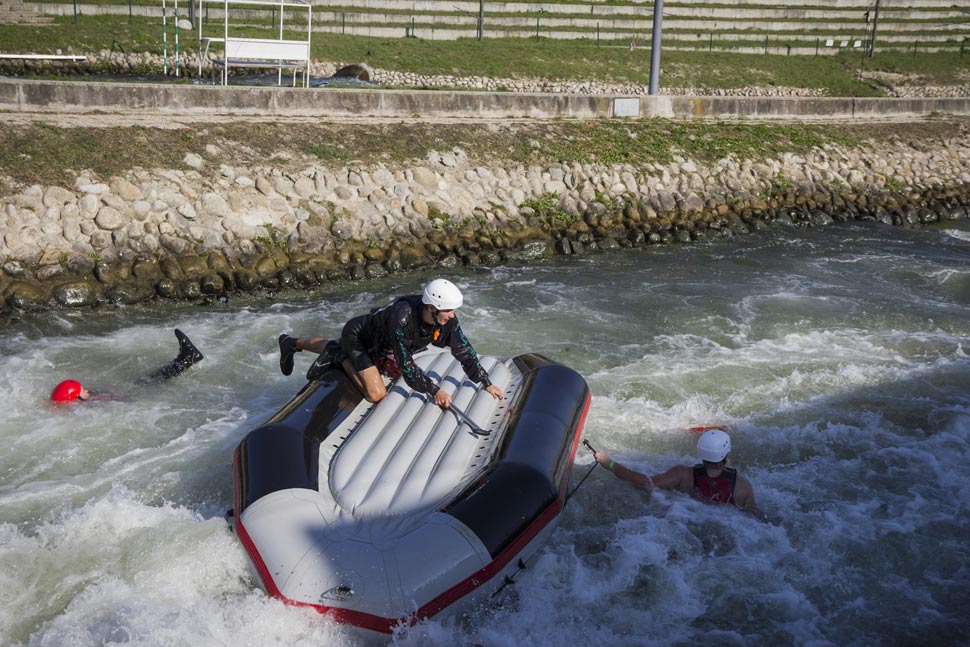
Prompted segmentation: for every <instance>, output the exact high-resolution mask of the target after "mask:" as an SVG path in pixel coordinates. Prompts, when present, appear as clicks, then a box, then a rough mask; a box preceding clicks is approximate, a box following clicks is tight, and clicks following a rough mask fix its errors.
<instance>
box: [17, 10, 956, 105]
mask: <svg viewBox="0 0 970 647" xmlns="http://www.w3.org/2000/svg"><path fill="white" fill-rule="evenodd" d="M269 31H270V30H269V29H268V28H266V27H262V28H260V27H249V28H242V29H241V30H240V32H239V33H240V34H241V35H246V36H250V37H274V36H273V35H272V34H270V33H269ZM293 36H294V37H296V36H297V34H296V33H294V34H293ZM194 44H195V41H193V38H192V33H191V32H183V33H182V45H183V47H187V48H191V47H192V46H194ZM628 45H629V43H627V42H624V43H609V42H605V41H604V42H601V43H599V44H597V42H596V41H595V40H593V39H589V40H574V41H564V40H550V39H539V40H535V39H486V40H484V41H481V42H479V41H477V40H475V39H474V38H467V39H459V40H457V41H430V40H422V39H419V38H370V37H367V36H351V35H342V34H315V35H314V38H313V53H312V55H313V58H314V59H315V60H319V61H332V62H335V63H367V64H368V65H371V66H373V67H376V68H382V69H387V70H394V71H399V72H411V73H415V74H422V75H455V76H487V77H493V78H510V79H516V78H521V79H548V80H569V81H589V80H598V81H603V82H612V83H636V84H641V85H645V84H647V82H648V80H649V67H650V51H649V47H648V46H647V43H641V46H639V47H637V48H636V49H634V50H633V51H630V49H629V46H628ZM172 46H173V44H172V42H171V38H170V41H169V48H170V49H169V51H170V52H171V51H172V50H171V48H172ZM57 50H61V51H62V52H64V53H93V52H97V51H100V50H115V51H125V52H152V53H155V54H160V53H161V52H162V44H161V25H160V24H159V20H158V19H157V18H141V17H134V18H132V19H131V20H130V21H129V19H128V17H127V16H97V17H96V16H83V15H82V16H80V17H79V18H78V22H77V24H75V23H74V21H73V19H72V18H71V17H59V18H57V19H56V20H55V22H54V23H53V24H50V25H4V26H3V29H0V51H4V52H16V53H55V52H56V51H57ZM872 71H876V72H888V73H893V74H904V75H908V76H910V77H912V80H913V82H915V83H917V84H920V85H952V84H956V83H966V82H968V80H970V56H962V57H961V56H960V55H959V53H919V54H917V55H915V56H914V55H913V54H912V53H899V52H883V53H879V54H877V56H876V57H875V58H874V59H871V60H870V59H863V58H862V57H861V56H859V55H858V53H847V54H839V55H835V56H772V55H768V56H765V55H759V54H733V53H725V52H697V51H668V52H665V53H664V56H663V67H662V72H661V74H662V76H661V85H662V86H664V87H694V88H707V89H732V88H744V87H751V86H784V87H797V88H812V89H820V90H822V91H823V92H824V93H825V94H827V95H829V96H874V95H879V94H881V93H882V90H881V89H880V87H879V85H878V84H877V83H873V82H871V81H867V80H866V79H865V75H866V73H868V72H872Z"/></svg>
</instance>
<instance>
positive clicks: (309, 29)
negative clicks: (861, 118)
mask: <svg viewBox="0 0 970 647" xmlns="http://www.w3.org/2000/svg"><path fill="white" fill-rule="evenodd" d="M312 35H313V3H312V2H307V7H306V70H304V72H303V87H305V88H309V87H310V61H311V60H312V59H313V55H312V47H311V46H310V40H311V38H310V37H311V36H312ZM960 51H961V52H962V51H963V50H960Z"/></svg>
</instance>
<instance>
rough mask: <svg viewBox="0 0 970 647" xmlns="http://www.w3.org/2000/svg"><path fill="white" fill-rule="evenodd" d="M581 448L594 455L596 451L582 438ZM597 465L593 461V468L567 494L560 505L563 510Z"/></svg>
mask: <svg viewBox="0 0 970 647" xmlns="http://www.w3.org/2000/svg"><path fill="white" fill-rule="evenodd" d="M583 446H584V447H586V449H588V450H589V451H591V452H593V453H594V454H595V453H596V450H595V449H593V446H592V445H591V444H590V442H589V441H588V440H586V439H585V438H583ZM597 465H599V463H597V462H596V461H593V466H592V467H591V468H589V471H588V472H586V476H584V477H583V478H582V479H581V480H580V481H579V483H578V484H577V485H576V487H574V488H573V491H572V492H570V493H569V494H568V495H567V496H566V500H565V501H564V502H563V504H562V507H564V508H565V507H566V505H567V504H568V503H569V500H570V499H571V498H573V495H574V494H576V490H578V489H579V488H580V487H582V485H583V483H585V482H586V479H588V478H589V475H590V474H592V473H593V470H595V469H596V466H597Z"/></svg>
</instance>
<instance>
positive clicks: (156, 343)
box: [0, 228, 970, 647]
mask: <svg viewBox="0 0 970 647" xmlns="http://www.w3.org/2000/svg"><path fill="white" fill-rule="evenodd" d="M858 233H859V231H853V235H855V234H858ZM845 239H846V236H845V234H844V232H842V233H840V231H839V229H838V228H828V229H826V230H818V231H812V232H802V231H795V230H793V231H792V232H789V233H786V234H782V235H777V234H773V235H771V236H767V235H766V236H764V237H750V238H747V239H744V240H743V241H736V242H734V243H732V244H731V246H730V247H728V246H722V245H719V244H711V245H708V246H702V245H699V246H693V247H690V248H668V249H662V250H651V251H650V252H649V253H639V252H637V253H631V254H619V255H615V256H610V257H606V256H604V257H587V258H579V259H565V260H561V261H552V262H548V263H546V264H543V265H540V266H538V267H529V268H521V267H504V268H494V269H489V270H482V269H478V270H474V271H472V270H468V271H465V272H463V273H461V272H459V273H456V276H455V280H456V281H457V283H458V285H459V286H460V287H461V288H462V290H463V292H464V293H465V294H466V298H467V305H466V307H465V308H463V310H462V312H463V313H464V314H463V315H462V325H463V328H464V330H465V332H466V333H467V334H468V336H469V339H470V340H471V341H472V343H473V344H475V346H476V348H477V349H478V350H479V351H480V352H488V353H491V354H517V353H520V352H530V351H534V352H540V353H542V354H544V355H547V356H548V357H550V358H552V359H555V360H558V361H562V362H564V363H566V364H568V365H570V366H573V367H574V368H576V369H577V370H579V371H580V372H581V373H583V375H584V376H585V377H586V379H587V381H588V383H589V384H590V387H591V389H592V391H593V403H592V407H591V409H590V412H589V417H588V420H587V426H586V437H587V438H589V439H590V440H591V441H592V442H593V444H594V445H596V446H597V448H598V449H601V450H604V451H608V452H609V453H611V455H612V456H613V457H614V458H615V460H617V461H619V462H621V463H623V464H624V465H627V466H628V467H630V468H632V469H636V470H638V471H641V472H644V473H647V474H654V473H658V472H662V471H664V470H666V469H668V468H669V467H671V466H673V465H675V464H692V463H693V462H695V460H696V459H695V450H694V443H695V442H696V434H692V433H690V432H689V431H687V429H688V428H689V427H691V426H695V425H706V424H721V425H725V426H726V427H727V428H728V429H729V430H730V431H731V434H732V443H733V450H732V454H731V462H732V464H734V465H736V466H737V467H738V468H739V469H740V470H741V471H742V472H743V473H744V474H745V475H746V476H748V477H749V478H750V479H751V481H752V483H753V484H754V487H755V491H756V495H757V498H758V502H759V506H760V507H761V509H762V510H763V511H764V512H765V513H766V514H767V516H768V522H762V521H759V520H757V519H755V518H753V517H752V516H750V515H747V514H744V513H741V512H738V511H735V510H732V509H722V508H717V507H714V506H708V505H704V504H702V503H699V502H697V501H694V500H692V499H690V498H689V497H688V496H686V495H683V494H680V493H668V492H657V493H654V494H653V495H652V496H649V497H648V496H646V495H644V494H643V493H641V492H638V491H636V490H634V489H633V488H632V487H630V486H629V485H627V484H625V483H623V482H620V481H618V480H617V479H616V478H615V477H614V476H613V475H611V474H609V473H608V472H606V471H605V470H603V469H602V468H596V469H595V471H594V472H593V474H592V475H591V476H590V477H589V479H588V480H587V481H586V483H585V484H584V485H583V487H582V488H580V490H579V491H578V492H577V493H576V495H575V497H574V498H573V499H572V500H571V501H570V503H569V504H568V506H567V508H566V510H565V512H564V513H563V515H562V516H561V519H560V525H559V528H558V529H557V530H556V532H555V533H553V534H552V536H551V539H550V541H549V543H548V544H547V545H546V546H544V547H543V548H542V549H541V550H540V551H539V552H538V553H537V554H536V556H535V558H534V560H533V561H532V562H531V563H530V564H529V567H528V569H527V570H526V571H524V572H522V573H520V574H519V575H518V576H517V577H516V584H515V586H514V587H510V588H508V589H506V590H504V591H503V593H502V594H501V595H499V596H497V597H496V598H489V597H488V596H487V592H486V595H485V598H484V599H481V600H478V601H477V605H476V606H475V607H474V608H473V609H472V610H471V611H469V612H468V613H466V614H464V615H458V614H448V613H445V614H441V615H440V616H437V617H435V618H433V619H430V620H428V621H425V622H422V623H420V624H419V625H417V626H415V627H410V628H402V629H400V630H399V631H398V632H397V634H396V635H395V636H393V637H392V638H391V639H390V640H391V641H392V642H394V643H396V644H400V645H422V646H423V645H431V646H434V645H448V646H451V645H474V644H480V645H488V646H493V645H495V646H498V645H509V646H512V645H515V646H516V647H517V646H519V645H543V646H544V645H550V644H567V645H569V644H577V645H578V644H583V645H585V644H596V645H605V646H614V645H615V646H624V647H626V646H630V645H672V644H694V643H698V642H718V643H726V644H734V645H745V646H750V645H755V646H757V645H766V646H767V645H788V644H796V645H840V646H842V645H845V646H853V647H855V646H859V647H863V646H865V647H868V646H869V645H874V644H913V643H917V642H920V641H922V640H924V639H926V638H927V637H931V638H932V640H933V642H934V644H939V645H950V644H962V642H963V641H964V640H965V635H964V629H965V623H966V620H965V619H966V618H967V617H968V616H970V593H968V591H970V566H968V564H970V548H968V546H970V544H968V542H967V541H966V538H967V537H968V536H970V522H968V521H966V520H967V519H970V515H968V512H970V470H967V467H966V466H967V465H968V464H970V358H968V354H967V352H966V350H965V348H966V346H967V343H968V342H970V327H968V324H967V322H968V321H970V316H968V314H970V313H968V308H970V304H968V303H967V302H966V298H965V295H964V294H963V292H962V289H963V288H962V287H961V286H962V285H963V283H962V282H964V281H965V280H966V277H965V273H966V270H965V269H964V268H965V267H966V261H967V260H970V259H967V258H965V256H966V252H961V250H962V249H963V248H964V247H965V246H962V245H961V244H960V242H959V241H955V242H954V237H953V236H952V235H950V234H949V233H939V234H935V235H934V234H932V232H900V231H898V230H892V229H881V228H867V229H864V230H862V235H861V237H860V238H859V239H858V240H856V239H853V241H852V242H853V244H848V243H846V241H845ZM858 241H862V242H861V243H860V245H861V246H863V247H865V248H867V249H866V251H865V253H862V252H861V250H860V252H858V253H857V252H856V251H855V250H854V247H856V246H857V245H856V243H857V242H858ZM947 241H949V242H947ZM941 247H945V249H944V250H943V251H940V248H941ZM726 249H730V253H727V252H725V250H726ZM961 253H963V254H964V256H960V254H961ZM900 272H903V273H900ZM900 281H905V285H902V286H901V285H900ZM419 283H420V281H417V280H411V279H407V280H406V281H403V280H402V283H401V284H398V285H395V284H389V285H387V286H384V287H381V288H379V289H377V288H374V286H369V291H367V292H362V293H360V294H349V292H351V291H352V288H348V294H347V295H336V296H333V297H326V298H324V297H314V296H307V297H301V298H299V299H294V300H293V301H291V302H282V303H277V304H273V305H263V306H245V307H240V308H238V309H234V310H232V311H221V310H208V311H207V310H204V309H197V308H193V309H185V310H173V311H171V312H169V311H167V310H166V311H165V312H154V311H152V312H148V311H142V310H139V309H137V308H133V309H130V310H127V311H124V312H123V313H120V314H117V315H110V314H109V315H106V314H105V313H101V314H100V315H94V314H93V315H91V316H78V315H75V314H73V313H66V314H57V315H54V316H53V317H52V318H51V319H50V320H49V321H48V320H44V321H39V322H33V321H30V320H29V318H28V320H27V321H26V323H24V324H22V325H20V326H16V325H15V326H11V328H10V329H8V330H5V331H3V332H0V351H2V352H0V392H3V393H4V395H5V397H6V399H5V411H4V416H3V417H2V418H0V441H2V442H3V443H4V448H5V451H4V452H3V453H2V454H0V644H2V645H4V646H5V645H18V646H19V645H45V646H48V645H49V646H58V647H60V646H65V647H67V646H71V647H73V646H75V645H82V646H83V645H105V644H121V643H128V644H133V645H145V646H155V645H187V646H188V645H191V646H197V645H200V644H215V645H233V646H234V647H235V646H237V645H254V646H257V645H287V646H290V645H299V646H302V645H315V646H316V645H335V646H337V647H340V646H343V645H348V646H350V645H361V644H364V642H363V640H362V639H361V638H360V637H359V636H358V635H357V634H355V633H353V632H351V631H350V630H348V629H347V628H345V627H339V626H336V625H334V624H333V623H332V622H330V621H329V620H327V619H326V618H322V617H320V616H318V615H317V614H316V613H314V612H312V611H307V610H305V609H295V608H289V607H286V606H285V605H283V604H281V603H280V602H278V601H276V600H272V599H270V598H268V597H267V596H266V595H265V594H264V593H262V592H261V591H260V590H259V589H258V588H257V586H256V583H255V581H254V580H253V579H252V577H251V576H250V575H249V572H248V566H247V560H246V557H245V554H244V552H243V550H242V549H241V548H240V546H239V544H238V542H237V541H236V540H235V538H233V537H232V535H231V534H230V533H229V532H228V531H227V529H226V526H225V523H224V521H223V520H222V515H223V513H224V512H225V511H226V510H227V509H228V507H230V506H231V505H232V495H231V479H232V477H231V455H232V451H233V449H234V448H235V446H236V444H237V443H238V442H239V440H241V438H242V437H243V436H244V435H245V433H247V432H248V430H249V429H252V428H253V427H255V426H256V425H258V424H259V423H260V422H262V420H264V419H265V418H266V417H268V416H269V415H271V414H272V413H273V412H275V411H276V410H277V409H278V408H279V407H280V406H281V405H282V404H283V403H284V402H286V400H288V399H289V398H290V397H291V396H292V394H293V393H295V392H296V391H297V389H298V388H299V387H300V386H301V385H302V383H303V382H302V379H301V377H300V376H301V375H302V372H303V371H305V369H306V367H307V366H309V364H310V362H311V361H312V359H313V358H312V357H311V356H310V354H309V353H303V354H300V355H297V366H296V369H295V371H294V374H295V375H294V376H291V377H289V378H286V377H283V376H282V375H280V373H279V368H278V359H279V355H278V348H277V342H276V340H277V336H278V335H279V334H280V333H283V332H287V333H293V334H297V335H301V336H310V335H321V336H324V337H328V336H335V335H336V334H339V331H340V328H341V327H342V326H343V324H344V322H345V321H346V320H347V319H348V318H350V317H351V316H354V315H357V314H361V313H363V312H367V311H368V310H370V309H371V308H373V307H377V306H380V305H383V304H384V303H386V302H387V301H388V300H389V299H390V298H391V297H393V296H395V295H396V294H402V293H407V292H414V291H417V290H418V289H419ZM936 287H940V289H938V290H937V289H935V288H936ZM99 317H102V318H100V319H99ZM176 326H178V327H180V328H181V329H182V330H184V331H185V332H186V333H188V334H189V336H190V337H191V338H192V339H193V341H194V342H195V343H196V345H197V346H198V347H199V348H200V349H201V350H202V352H203V353H204V354H205V355H206V360H205V361H204V362H202V363H201V364H199V365H198V366H196V367H193V368H192V369H191V370H190V371H188V372H187V373H185V374H184V375H182V376H180V377H179V378H177V379H175V380H172V381H170V382H167V383H164V384H161V385H157V386H154V387H143V386H137V385H134V384H133V382H134V381H135V380H136V379H137V378H138V377H139V376H141V375H143V374H144V373H146V372H147V371H149V370H151V369H153V368H155V367H157V366H160V365H161V364H164V363H165V362H166V361H168V360H169V359H171V357H173V356H174V353H175V350H176V344H175V338H174V336H173V335H172V333H171V329H172V328H173V327H176ZM68 374H70V375H72V376H75V377H79V378H80V379H81V380H82V381H83V382H85V383H86V384H89V385H90V386H92V387H94V388H100V389H104V390H111V391H115V392H117V393H119V394H120V395H123V396H125V398H126V400H125V401H120V402H91V403H86V404H84V405H83V406H74V407H66V408H60V407H58V408H53V407H50V406H49V405H48V404H47V402H46V398H47V395H48V394H49V392H50V389H51V388H52V387H53V385H54V384H56V382H57V381H59V380H60V379H63V378H64V377H66V376H68ZM591 466H592V462H591V457H590V455H589V453H588V452H587V451H586V450H584V449H580V452H579V454H578V455H577V459H576V465H575V466H574V469H573V476H572V483H571V486H575V485H576V484H577V483H578V482H579V480H580V479H581V478H582V476H583V475H585V474H586V473H587V471H588V470H589V469H590V468H591Z"/></svg>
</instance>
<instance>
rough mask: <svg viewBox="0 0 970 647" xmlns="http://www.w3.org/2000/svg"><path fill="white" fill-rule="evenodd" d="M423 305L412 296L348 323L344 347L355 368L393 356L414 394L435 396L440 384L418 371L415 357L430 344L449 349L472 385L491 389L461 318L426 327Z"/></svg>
mask: <svg viewBox="0 0 970 647" xmlns="http://www.w3.org/2000/svg"><path fill="white" fill-rule="evenodd" d="M424 305H425V304H424V303H422V302H421V295H419V294H413V295H410V296H406V297H401V298H399V299H396V300H395V301H393V302H391V303H389V304H388V305H386V306H384V307H383V308H379V309H377V310H375V311H373V312H371V313H370V314H369V315H362V316H360V317H355V318H354V319H351V320H350V321H348V322H347V325H346V326H345V327H344V332H343V335H342V336H341V344H342V345H343V347H344V350H345V351H347V352H348V353H349V354H350V356H351V361H352V362H353V363H354V366H355V367H357V369H358V370H362V369H363V368H366V367H367V366H372V365H373V362H374V360H376V359H378V358H380V357H384V356H385V355H388V354H391V353H393V354H394V359H395V360H396V361H397V365H398V366H399V367H400V369H401V374H402V375H403V376H404V381H405V382H407V385H408V386H409V387H411V388H412V389H414V390H415V391H419V392H421V393H430V394H431V395H435V394H436V393H437V392H438V385H437V384H435V382H434V381H433V380H432V379H431V378H429V377H428V376H427V375H426V374H425V373H424V371H422V370H421V369H420V368H418V366H417V365H416V364H415V363H414V357H413V355H414V353H416V352H418V351H420V350H423V349H425V348H427V347H428V346H429V345H432V346H437V347H438V348H446V347H447V348H450V349H451V354H452V355H454V357H455V359H457V360H458V361H459V362H461V367H462V368H463V369H464V370H465V374H466V375H467V376H468V377H469V378H470V379H471V380H472V381H473V382H477V383H478V384H481V385H482V386H483V387H486V388H487V387H488V386H490V385H491V384H492V383H491V381H489V379H488V372H487V371H486V370H485V369H484V368H482V365H481V363H480V362H479V361H478V354H477V353H476V352H475V349H474V348H472V345H471V344H470V343H468V339H467V338H466V337H465V333H463V332H462V330H461V326H460V325H459V324H458V318H457V317H454V318H452V319H450V320H449V321H448V323H446V324H445V325H444V326H440V325H438V324H437V323H432V324H427V323H425V322H424V319H423V318H422V317H421V312H422V310H423V309H424ZM348 346H350V348H348ZM364 355H366V357H365V356H364Z"/></svg>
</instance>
